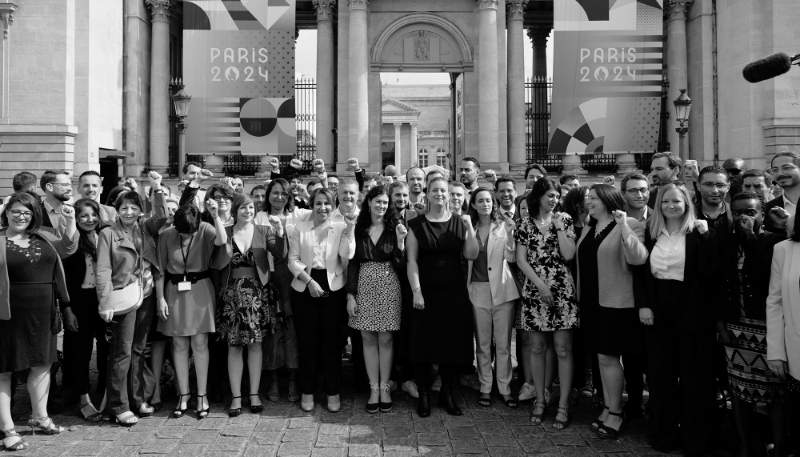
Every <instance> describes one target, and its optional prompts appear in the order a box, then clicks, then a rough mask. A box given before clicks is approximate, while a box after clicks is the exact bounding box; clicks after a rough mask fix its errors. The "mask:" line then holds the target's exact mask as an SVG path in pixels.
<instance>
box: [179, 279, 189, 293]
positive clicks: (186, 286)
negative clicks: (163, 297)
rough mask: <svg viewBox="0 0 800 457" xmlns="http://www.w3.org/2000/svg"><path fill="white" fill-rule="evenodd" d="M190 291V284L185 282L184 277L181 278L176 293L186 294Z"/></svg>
mask: <svg viewBox="0 0 800 457" xmlns="http://www.w3.org/2000/svg"><path fill="white" fill-rule="evenodd" d="M190 290H192V282H191V281H187V280H186V276H184V277H183V281H181V282H179V283H178V292H187V291H190Z"/></svg>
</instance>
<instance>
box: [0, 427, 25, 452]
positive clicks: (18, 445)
mask: <svg viewBox="0 0 800 457" xmlns="http://www.w3.org/2000/svg"><path fill="white" fill-rule="evenodd" d="M0 433H2V434H3V441H2V443H3V444H2V445H3V447H2V449H0V450H3V451H12V452H14V451H21V450H23V449H27V448H28V442H27V441H25V440H23V439H22V437H21V436H19V433H17V431H16V430H14V429H13V428H12V429H11V430H2V431H0ZM13 437H17V440H16V441H14V442H13V443H11V444H9V445H7V446H6V443H5V440H7V439H10V438H13Z"/></svg>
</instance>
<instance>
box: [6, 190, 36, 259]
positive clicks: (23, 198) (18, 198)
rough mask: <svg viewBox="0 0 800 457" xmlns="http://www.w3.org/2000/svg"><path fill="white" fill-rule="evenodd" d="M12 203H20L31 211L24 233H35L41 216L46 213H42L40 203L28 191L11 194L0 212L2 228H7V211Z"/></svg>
mask: <svg viewBox="0 0 800 457" xmlns="http://www.w3.org/2000/svg"><path fill="white" fill-rule="evenodd" d="M14 203H20V204H21V205H22V206H24V207H26V208H28V209H29V210H30V211H31V220H30V222H29V223H28V228H27V229H26V230H25V233H27V234H28V235H31V234H33V233H36V231H37V230H39V229H40V228H41V227H42V217H46V215H44V216H43V215H42V205H41V203H39V201H38V200H37V199H36V198H34V196H33V195H31V194H29V193H28V192H17V193H15V194H12V195H11V198H9V199H8V203H7V204H6V207H5V208H4V209H3V212H2V213H1V214H0V225H2V226H3V228H8V212H9V211H11V207H12V206H14ZM3 248H4V249H5V246H3Z"/></svg>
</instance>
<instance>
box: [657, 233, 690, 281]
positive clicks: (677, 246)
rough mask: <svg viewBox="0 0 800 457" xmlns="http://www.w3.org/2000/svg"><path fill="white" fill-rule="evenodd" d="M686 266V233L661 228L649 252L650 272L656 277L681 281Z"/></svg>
mask: <svg viewBox="0 0 800 457" xmlns="http://www.w3.org/2000/svg"><path fill="white" fill-rule="evenodd" d="M685 268H686V233H684V232H680V233H679V232H673V233H668V232H667V231H666V229H662V230H661V233H660V234H659V235H658V239H657V240H656V245H655V246H654V247H653V252H651V253H650V272H651V273H653V277H655V278H657V279H672V280H675V281H683V273H684V269H685Z"/></svg>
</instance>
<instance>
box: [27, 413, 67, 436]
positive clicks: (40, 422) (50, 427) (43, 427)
mask: <svg viewBox="0 0 800 457" xmlns="http://www.w3.org/2000/svg"><path fill="white" fill-rule="evenodd" d="M28 427H30V428H31V434H32V435H36V429H39V431H40V432H42V433H44V434H45V435H58V434H59V433H61V432H63V431H64V427H59V426H58V425H56V424H54V423H53V419H50V418H49V417H31V418H30V420H28Z"/></svg>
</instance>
